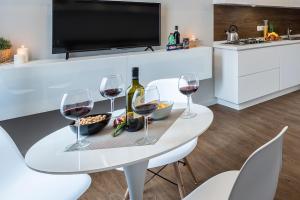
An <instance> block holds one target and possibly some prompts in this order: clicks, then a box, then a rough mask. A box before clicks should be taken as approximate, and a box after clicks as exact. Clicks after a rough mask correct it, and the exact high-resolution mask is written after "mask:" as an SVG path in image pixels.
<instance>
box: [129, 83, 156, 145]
mask: <svg viewBox="0 0 300 200" xmlns="http://www.w3.org/2000/svg"><path fill="white" fill-rule="evenodd" d="M159 99H160V94H159V91H158V89H157V87H156V86H148V87H147V88H146V89H144V88H139V89H137V90H136V91H135V92H134V95H133V97H132V109H133V111H134V112H135V113H136V114H139V115H142V116H144V119H145V123H144V126H145V136H144V137H143V138H141V139H138V140H137V141H136V142H135V143H136V144H137V145H149V144H153V143H154V142H156V141H157V138H156V137H153V136H149V134H148V117H149V115H150V114H151V113H153V112H154V111H156V110H157V108H158V104H157V103H158V102H159Z"/></svg>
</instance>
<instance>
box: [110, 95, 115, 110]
mask: <svg viewBox="0 0 300 200" xmlns="http://www.w3.org/2000/svg"><path fill="white" fill-rule="evenodd" d="M114 110H115V99H114V98H113V99H111V100H110V111H111V114H113V112H114Z"/></svg>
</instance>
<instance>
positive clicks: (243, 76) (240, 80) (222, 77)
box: [214, 47, 280, 108]
mask: <svg viewBox="0 0 300 200" xmlns="http://www.w3.org/2000/svg"><path fill="white" fill-rule="evenodd" d="M279 55H280V53H279V47H267V48H256V49H249V50H244V51H236V50H227V49H218V48H215V50H214V69H215V95H216V97H217V98H218V100H221V101H222V102H227V103H229V104H232V105H234V106H233V107H234V108H235V107H239V106H240V105H242V104H244V103H247V102H250V101H253V100H255V99H258V98H261V97H264V96H266V95H269V94H272V93H274V92H277V91H279V89H280V56H279ZM219 102H220V101H219ZM223 105H224V104H223Z"/></svg>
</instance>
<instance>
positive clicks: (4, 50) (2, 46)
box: [0, 38, 13, 63]
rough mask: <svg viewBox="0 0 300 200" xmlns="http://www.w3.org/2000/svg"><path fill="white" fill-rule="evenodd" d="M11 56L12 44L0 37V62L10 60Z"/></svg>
mask: <svg viewBox="0 0 300 200" xmlns="http://www.w3.org/2000/svg"><path fill="white" fill-rule="evenodd" d="M12 56H13V50H12V45H11V42H10V41H9V40H6V39H4V38H0V63H6V62H9V61H11V59H12Z"/></svg>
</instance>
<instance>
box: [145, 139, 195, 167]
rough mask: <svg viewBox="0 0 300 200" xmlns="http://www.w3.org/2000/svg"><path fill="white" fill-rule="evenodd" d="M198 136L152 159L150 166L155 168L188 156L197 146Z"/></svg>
mask: <svg viewBox="0 0 300 200" xmlns="http://www.w3.org/2000/svg"><path fill="white" fill-rule="evenodd" d="M197 142H198V138H196V139H194V140H192V141H190V142H189V143H187V144H185V145H183V146H181V147H178V148H177V149H174V150H173V151H170V152H168V153H165V154H163V155H161V156H158V157H155V158H152V159H150V161H149V164H148V168H149V169H151V168H155V167H160V166H164V165H167V164H170V163H174V162H176V161H178V160H182V159H183V158H185V157H187V156H188V155H189V154H190V153H192V151H193V150H194V149H195V147H196V146H197Z"/></svg>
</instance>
